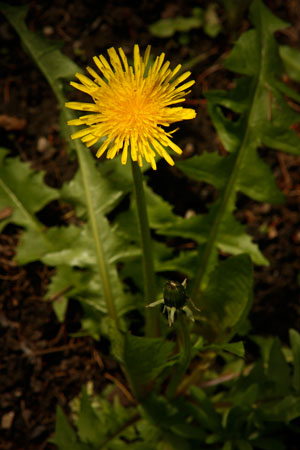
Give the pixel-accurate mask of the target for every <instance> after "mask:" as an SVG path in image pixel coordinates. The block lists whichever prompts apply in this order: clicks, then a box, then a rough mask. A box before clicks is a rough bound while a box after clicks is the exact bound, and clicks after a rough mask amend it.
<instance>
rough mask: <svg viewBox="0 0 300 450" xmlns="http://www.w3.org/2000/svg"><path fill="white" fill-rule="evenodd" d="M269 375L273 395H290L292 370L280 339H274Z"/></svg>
mask: <svg viewBox="0 0 300 450" xmlns="http://www.w3.org/2000/svg"><path fill="white" fill-rule="evenodd" d="M267 375H268V378H269V379H270V380H271V381H272V382H273V383H274V386H273V388H272V393H273V395H278V396H280V395H287V394H289V393H290V391H291V377H290V368H289V365H288V363H287V362H286V360H285V357H284V355H283V353H282V350H281V344H280V340H279V339H278V338H275V339H274V342H273V345H272V347H271V351H270V357H269V364H268V371H267ZM299 414H300V413H299Z"/></svg>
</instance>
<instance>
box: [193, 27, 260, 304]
mask: <svg viewBox="0 0 300 450" xmlns="http://www.w3.org/2000/svg"><path fill="white" fill-rule="evenodd" d="M257 32H259V30H258V29H257ZM260 38H261V39H260V42H261V48H260V54H261V58H260V60H259V61H260V64H259V72H258V75H257V76H256V79H257V82H256V85H255V88H254V93H253V101H252V103H251V107H250V110H249V113H248V120H247V126H246V129H245V133H244V137H243V140H242V142H241V145H240V149H239V150H238V152H237V155H236V159H235V163H234V166H233V169H232V172H231V174H230V177H229V179H228V182H227V184H226V186H225V189H224V191H223V195H222V199H221V202H220V205H219V208H218V211H217V214H216V217H215V220H214V223H213V226H212V227H211V230H210V233H209V235H208V240H207V243H206V246H205V249H204V252H203V256H202V258H201V261H200V263H199V267H200V268H199V272H198V274H197V276H196V279H195V282H194V288H193V293H192V298H193V299H194V300H196V299H197V296H198V295H199V292H200V291H201V288H202V285H203V279H204V275H205V272H206V268H207V266H208V263H209V260H210V256H211V252H212V250H213V248H214V246H215V243H216V242H215V241H216V239H217V235H218V231H219V227H220V224H221V223H222V218H223V216H224V214H225V212H226V210H227V205H228V202H229V201H230V199H231V196H232V194H233V192H234V190H235V189H234V188H235V184H236V181H237V175H238V173H239V170H240V167H241V165H242V162H243V160H244V157H245V155H246V153H247V143H248V139H249V135H250V133H251V131H252V122H253V119H252V115H253V111H254V109H255V108H254V106H256V97H257V95H258V92H259V89H260V87H261V84H262V78H263V67H264V64H263V63H264V59H265V45H264V42H263V39H262V36H260Z"/></svg>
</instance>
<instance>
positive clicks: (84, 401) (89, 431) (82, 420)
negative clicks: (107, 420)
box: [77, 387, 105, 447]
mask: <svg viewBox="0 0 300 450" xmlns="http://www.w3.org/2000/svg"><path fill="white" fill-rule="evenodd" d="M101 425H102V424H101V422H100V420H99V417H98V415H97V414H96V412H95V410H94V409H93V407H92V406H91V403H90V401H89V398H88V395H87V392H86V388H85V387H83V388H82V392H81V401H80V412H79V417H78V422H77V428H78V435H79V437H80V439H81V440H82V441H83V442H86V443H89V444H92V445H93V446H95V447H97V446H99V444H100V443H101V441H102V440H103V437H105V430H103V428H102V426H101Z"/></svg>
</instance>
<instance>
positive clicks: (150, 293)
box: [131, 161, 159, 337]
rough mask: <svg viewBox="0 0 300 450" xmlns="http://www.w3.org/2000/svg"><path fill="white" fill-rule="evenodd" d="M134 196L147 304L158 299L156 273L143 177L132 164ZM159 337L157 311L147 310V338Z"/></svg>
mask: <svg viewBox="0 0 300 450" xmlns="http://www.w3.org/2000/svg"><path fill="white" fill-rule="evenodd" d="M131 168H132V177H133V184H134V194H135V200H136V208H137V215H138V224H139V232H140V237H141V246H142V255H143V275H144V286H145V304H146V305H148V304H149V303H151V302H153V301H154V300H155V299H156V286H155V272H154V263H153V255H152V242H151V235H150V228H149V220H148V214H147V207H146V200H145V193H144V187H143V177H142V173H141V171H140V168H139V166H138V164H137V163H136V162H135V161H132V162H131ZM158 335H159V322H158V314H157V311H156V310H155V309H153V308H147V309H146V336H148V337H155V336H158Z"/></svg>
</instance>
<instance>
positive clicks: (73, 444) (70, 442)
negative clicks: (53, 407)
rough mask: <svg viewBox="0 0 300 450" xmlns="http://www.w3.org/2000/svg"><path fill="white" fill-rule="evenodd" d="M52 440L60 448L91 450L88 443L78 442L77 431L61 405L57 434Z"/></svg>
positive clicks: (58, 410) (64, 449)
mask: <svg viewBox="0 0 300 450" xmlns="http://www.w3.org/2000/svg"><path fill="white" fill-rule="evenodd" d="M50 442H52V443H53V444H56V445H57V447H58V449H59V450H70V449H72V450H89V448H88V447H87V446H86V445H84V444H81V443H79V442H78V440H77V437H76V433H75V431H74V430H73V428H72V427H71V425H70V424H69V422H68V420H67V418H66V416H65V415H64V412H63V410H62V409H61V407H60V406H58V407H57V411H56V425H55V435H54V437H53V438H52V439H51V440H50Z"/></svg>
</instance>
